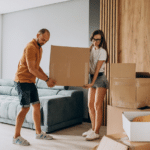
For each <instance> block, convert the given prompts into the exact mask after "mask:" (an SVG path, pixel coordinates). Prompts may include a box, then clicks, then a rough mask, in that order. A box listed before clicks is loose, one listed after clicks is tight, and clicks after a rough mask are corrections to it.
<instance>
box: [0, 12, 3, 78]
mask: <svg viewBox="0 0 150 150" xmlns="http://www.w3.org/2000/svg"><path fill="white" fill-rule="evenodd" d="M2 17H3V15H1V14H0V79H1V77H2V72H1V69H2Z"/></svg>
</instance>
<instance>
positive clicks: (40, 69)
mask: <svg viewBox="0 0 150 150" xmlns="http://www.w3.org/2000/svg"><path fill="white" fill-rule="evenodd" d="M39 71H40V72H41V73H43V74H44V75H45V76H47V75H46V74H45V72H44V71H43V70H42V68H41V67H40V66H39Z"/></svg>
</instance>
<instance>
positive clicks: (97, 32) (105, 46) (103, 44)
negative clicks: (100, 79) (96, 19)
mask: <svg viewBox="0 0 150 150" xmlns="http://www.w3.org/2000/svg"><path fill="white" fill-rule="evenodd" d="M97 34H100V35H101V42H100V44H99V47H102V48H104V49H105V50H106V52H107V59H106V63H107V62H108V60H109V55H108V50H107V43H106V40H105V35H104V33H103V31H102V30H95V31H94V32H93V33H92V35H91V37H90V40H91V41H92V40H93V38H94V36H95V35H97ZM92 47H93V44H92V45H91V46H90V49H92Z"/></svg>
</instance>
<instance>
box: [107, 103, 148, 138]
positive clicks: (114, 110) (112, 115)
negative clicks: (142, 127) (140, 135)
mask: <svg viewBox="0 0 150 150" xmlns="http://www.w3.org/2000/svg"><path fill="white" fill-rule="evenodd" d="M133 111H134V112H137V111H138V112H143V111H149V112H150V108H145V109H130V108H122V107H114V106H110V105H107V135H109V134H117V133H122V132H125V131H124V129H123V122H122V113H123V112H133Z"/></svg>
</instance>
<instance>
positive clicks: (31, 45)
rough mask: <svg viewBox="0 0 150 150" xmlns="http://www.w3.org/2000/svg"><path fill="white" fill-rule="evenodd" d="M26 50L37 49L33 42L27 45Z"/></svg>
mask: <svg viewBox="0 0 150 150" xmlns="http://www.w3.org/2000/svg"><path fill="white" fill-rule="evenodd" d="M26 48H36V47H35V45H34V43H33V41H30V42H29V43H28V44H27V45H26Z"/></svg>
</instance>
